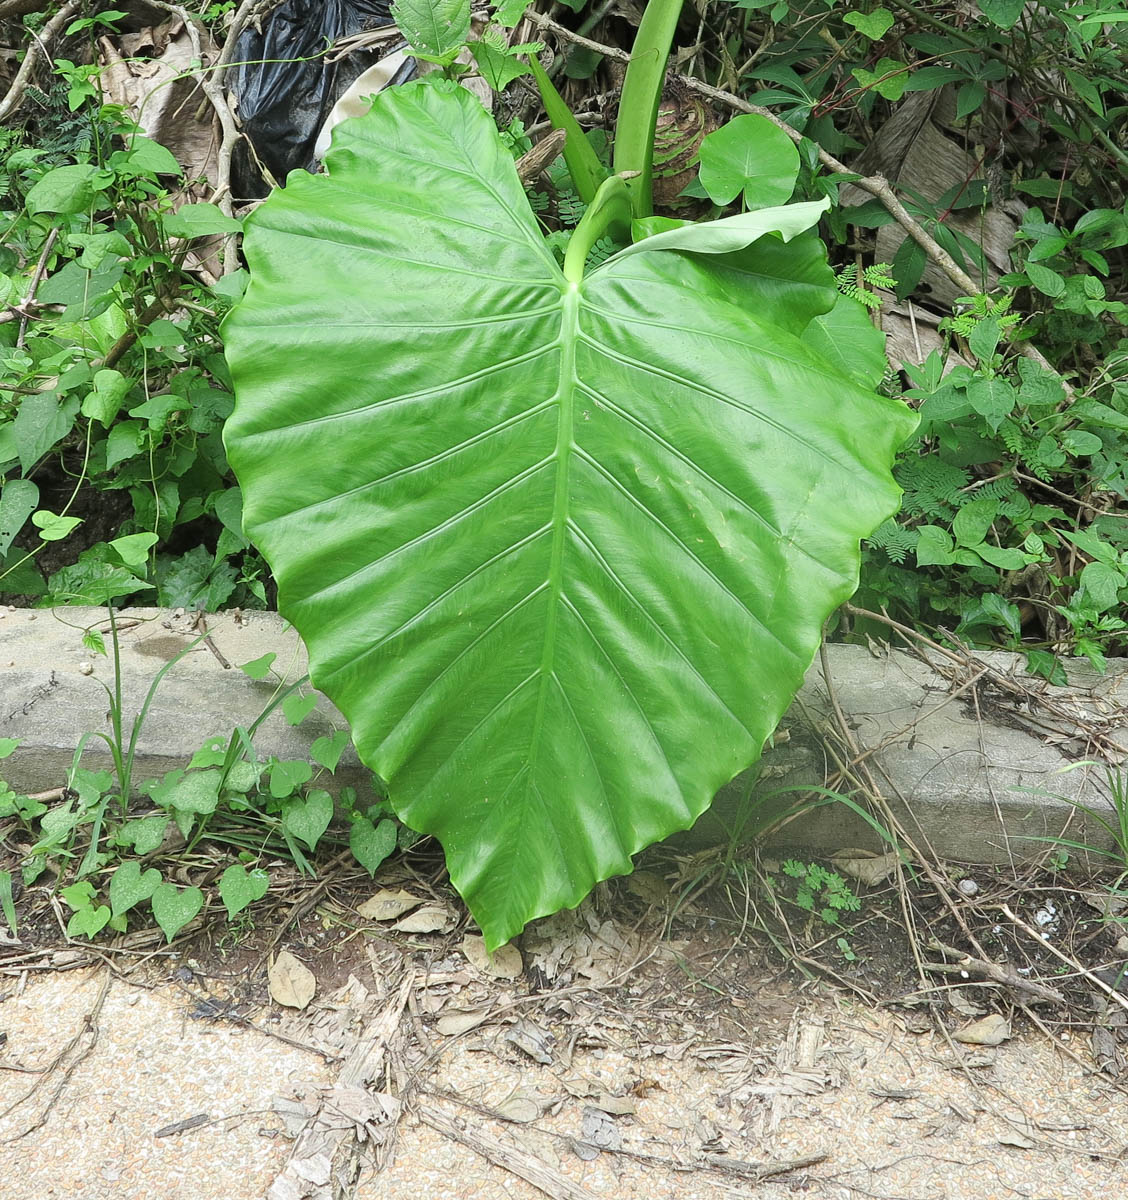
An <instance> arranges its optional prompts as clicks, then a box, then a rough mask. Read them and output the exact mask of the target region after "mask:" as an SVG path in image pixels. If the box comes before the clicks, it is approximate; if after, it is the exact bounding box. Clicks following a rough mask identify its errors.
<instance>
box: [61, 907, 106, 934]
mask: <svg viewBox="0 0 1128 1200" xmlns="http://www.w3.org/2000/svg"><path fill="white" fill-rule="evenodd" d="M109 922H110V910H109V908H108V907H107V906H106V905H105V904H99V905H98V907H97V908H80V909H79V910H78V912H76V913H74V914H72V916H71V919H70V920H69V921H68V922H67V937H88V938H94V937H96V936H97V935H98V934H99V933H101V932H102V930H103V929H105V928H106V926H107V925H108V924H109Z"/></svg>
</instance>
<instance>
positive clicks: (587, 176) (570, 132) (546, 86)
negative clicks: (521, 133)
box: [529, 0, 680, 204]
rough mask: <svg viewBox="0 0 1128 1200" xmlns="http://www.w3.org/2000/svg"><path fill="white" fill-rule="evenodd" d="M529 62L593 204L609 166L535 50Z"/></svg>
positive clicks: (580, 188)
mask: <svg viewBox="0 0 1128 1200" xmlns="http://www.w3.org/2000/svg"><path fill="white" fill-rule="evenodd" d="M679 3H680V0H679ZM529 66H530V67H531V68H532V71H533V78H534V79H535V80H536V81H537V87H538V88H539V90H540V94H541V102H542V103H543V104H544V111H545V112H546V113H547V114H548V119H549V120H550V121H551V122H552V127H553V129H563V130H564V135H565V139H566V140H565V142H564V161H565V162H566V163H567V164H568V174H569V175H571V176H572V182H573V183H574V184H575V185H576V191H577V192H578V193H579V196H580V199H581V200H582V201H583V202H584V203H585V204H590V203H591V202H592V201H593V200H594V199H595V193H596V192H597V191H599V185H600V184H601V183H602V182H603V181H604V180H605V179H606V178H607V170H606V168H605V167H604V165H603V164H602V163H601V162H600V161H599V155H598V154H596V152H595V151H594V150H593V149H592V145H591V142H589V141H588V140H587V136H586V135H585V133H584V131H583V130H582V129H581V128H580V124H579V122H578V121H577V120H576V118H575V117H574V116H572V110H571V109H570V108H569V107H568V106H567V104H565V103H564V99H563V97H562V96H561V95H560V93H559V92H558V91H557V90H556V88H555V87H553V86H552V80H551V79H549V77H548V76H547V75H546V74H545V71H544V68H543V67H542V66H541V65H540V63H539V62H537V60H536V58H535V56H533V55H531V54H530V55H529Z"/></svg>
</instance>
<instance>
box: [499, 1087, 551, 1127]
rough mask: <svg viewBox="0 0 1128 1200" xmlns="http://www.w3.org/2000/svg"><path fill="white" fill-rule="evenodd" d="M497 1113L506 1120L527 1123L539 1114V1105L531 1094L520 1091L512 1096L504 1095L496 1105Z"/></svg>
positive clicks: (521, 1123)
mask: <svg viewBox="0 0 1128 1200" xmlns="http://www.w3.org/2000/svg"><path fill="white" fill-rule="evenodd" d="M497 1114H498V1116H499V1117H504V1118H505V1119H506V1120H507V1121H515V1122H517V1123H518V1124H520V1125H527V1124H528V1123H529V1122H530V1121H535V1120H536V1119H537V1117H539V1116H540V1115H541V1106H540V1105H539V1104H538V1103H537V1101H536V1100H534V1099H533V1098H532V1097H531V1096H525V1095H523V1094H522V1093H520V1092H516V1093H514V1095H512V1096H508V1097H506V1099H504V1100H503V1101H502V1102H501V1103H500V1104H499V1105H498V1106H497Z"/></svg>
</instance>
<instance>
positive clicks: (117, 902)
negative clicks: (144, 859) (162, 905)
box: [110, 858, 161, 917]
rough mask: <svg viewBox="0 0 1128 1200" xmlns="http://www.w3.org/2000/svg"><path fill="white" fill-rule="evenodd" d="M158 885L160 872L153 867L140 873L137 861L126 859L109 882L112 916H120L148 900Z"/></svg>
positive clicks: (139, 865)
mask: <svg viewBox="0 0 1128 1200" xmlns="http://www.w3.org/2000/svg"><path fill="white" fill-rule="evenodd" d="M160 884H161V873H160V871H158V870H156V869H155V868H153V867H150V868H149V869H148V870H147V871H142V870H141V864H140V863H139V862H138V861H137V859H135V858H127V859H126V860H125V862H123V863H122V864H121V866H120V867H118V869H117V870H116V871H115V872H114V874H113V878H111V880H110V908H111V909H112V910H113V915H114V916H115V917H117V916H120V915H121V914H122V913H124V912H128V911H129V910H130V909H131V908H132V907H133V906H134V905H135V904H140V903H141V901H142V900H148V899H149V898H150V897H151V896H152V895H153V893H154V892H155V891H156V890H157V888H158V887H160Z"/></svg>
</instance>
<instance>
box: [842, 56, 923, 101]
mask: <svg viewBox="0 0 1128 1200" xmlns="http://www.w3.org/2000/svg"><path fill="white" fill-rule="evenodd" d="M854 78H855V79H856V80H857V81H858V82H859V83H860V84H861V85H862V87H863V88H865V89H867V90H868V89H870V88H872V89H873V90H874V91H875V92H877V94H878V95H879V96H881V97H883V98H884V99H886V100H900V99H901V97H902V96H903V95H904V94H905V88H906V86H907V85H908V82H909V67H908V64H907V63H903V62H901V60H900V59H897V58H883V59H881V60H880V62H878V64H877V66H876V67H874V69H873V70H872V71H867V70H866V69H865V67H855V68H854Z"/></svg>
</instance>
